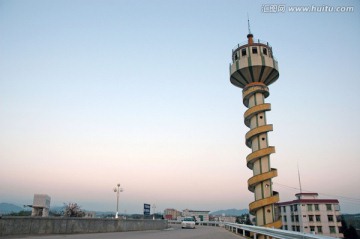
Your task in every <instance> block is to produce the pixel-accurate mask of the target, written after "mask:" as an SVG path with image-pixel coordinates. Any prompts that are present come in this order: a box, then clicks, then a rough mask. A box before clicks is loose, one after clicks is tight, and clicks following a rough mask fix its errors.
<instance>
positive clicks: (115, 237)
mask: <svg viewBox="0 0 360 239" xmlns="http://www.w3.org/2000/svg"><path fill="white" fill-rule="evenodd" d="M171 227H172V228H169V229H167V230H162V231H140V232H110V233H93V234H73V235H51V236H18V237H4V239H5V238H28V239H192V238H196V239H220V238H221V239H241V238H242V237H240V236H237V235H235V234H233V233H231V232H229V231H227V230H225V229H224V228H219V227H208V226H197V227H196V228H195V229H181V227H180V225H171Z"/></svg>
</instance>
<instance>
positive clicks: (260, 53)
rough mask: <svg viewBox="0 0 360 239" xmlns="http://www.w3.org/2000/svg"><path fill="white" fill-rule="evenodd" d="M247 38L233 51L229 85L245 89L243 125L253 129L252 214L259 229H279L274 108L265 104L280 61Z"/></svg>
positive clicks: (249, 137) (249, 134)
mask: <svg viewBox="0 0 360 239" xmlns="http://www.w3.org/2000/svg"><path fill="white" fill-rule="evenodd" d="M247 38H248V41H247V42H245V43H240V44H238V45H237V46H236V47H235V48H234V49H233V50H232V63H231V64H230V82H231V83H232V84H233V85H235V86H237V87H240V88H242V89H243V90H242V94H243V103H244V105H245V106H246V107H247V108H248V110H246V111H245V113H244V122H245V125H246V126H247V127H249V128H250V130H249V131H248V132H247V133H246V135H245V143H246V146H248V147H249V148H251V150H252V152H251V153H250V154H249V155H247V157H246V162H247V167H248V168H249V169H251V170H252V171H253V176H252V177H251V178H249V180H248V189H249V190H250V191H251V192H253V193H254V197H255V199H254V201H253V202H251V203H250V204H249V211H250V213H251V214H252V215H254V216H256V224H257V225H258V226H264V227H274V228H280V227H281V220H279V218H278V215H277V214H278V213H276V211H275V203H277V202H278V201H279V194H278V192H276V191H273V188H272V178H274V177H276V176H277V170H276V169H274V168H271V164H270V155H271V154H273V153H275V147H273V146H269V140H268V132H269V131H272V130H273V126H272V124H268V123H267V120H266V111H270V110H271V105H270V104H269V103H265V98H267V97H268V96H269V88H268V86H269V85H270V84H272V83H274V82H275V81H276V80H277V79H278V78H279V68H278V62H277V61H276V59H275V58H274V56H273V51H272V48H271V46H270V45H269V44H268V43H267V42H263V41H260V40H256V39H254V38H253V34H251V33H250V28H249V34H248V35H247Z"/></svg>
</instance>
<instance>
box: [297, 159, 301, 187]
mask: <svg viewBox="0 0 360 239" xmlns="http://www.w3.org/2000/svg"><path fill="white" fill-rule="evenodd" d="M297 168H298V177H299V186H300V193H302V188H301V178H300V169H299V163H297Z"/></svg>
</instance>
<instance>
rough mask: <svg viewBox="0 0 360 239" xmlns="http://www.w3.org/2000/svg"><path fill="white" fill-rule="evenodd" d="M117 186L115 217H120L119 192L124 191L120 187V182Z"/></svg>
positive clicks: (115, 189) (115, 190)
mask: <svg viewBox="0 0 360 239" xmlns="http://www.w3.org/2000/svg"><path fill="white" fill-rule="evenodd" d="M116 186H117V188H116V187H115V188H114V192H115V193H116V214H115V218H119V194H120V192H122V191H123V189H122V188H120V183H118V184H117V185H116Z"/></svg>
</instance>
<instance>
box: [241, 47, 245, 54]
mask: <svg viewBox="0 0 360 239" xmlns="http://www.w3.org/2000/svg"><path fill="white" fill-rule="evenodd" d="M241 56H246V48H244V49H241Z"/></svg>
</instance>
